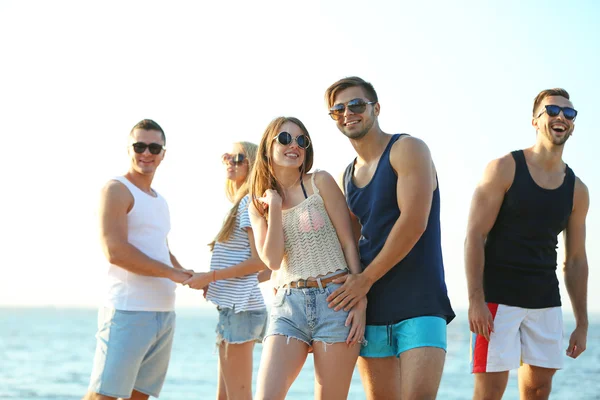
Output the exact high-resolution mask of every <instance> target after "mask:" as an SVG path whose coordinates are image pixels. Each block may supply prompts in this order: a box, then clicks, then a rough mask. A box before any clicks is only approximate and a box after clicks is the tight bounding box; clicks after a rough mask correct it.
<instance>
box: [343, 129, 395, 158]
mask: <svg viewBox="0 0 600 400" xmlns="http://www.w3.org/2000/svg"><path fill="white" fill-rule="evenodd" d="M390 136H391V135H389V134H387V133H385V132H383V131H382V130H381V129H379V127H378V126H374V127H373V128H371V130H370V131H369V132H368V133H367V134H366V135H365V136H363V137H362V138H360V139H350V143H352V146H353V147H354V150H356V153H357V155H358V158H359V159H360V160H361V161H364V162H365V163H366V164H368V163H370V162H372V161H376V160H378V159H379V158H380V157H381V154H382V153H383V152H384V150H385V147H386V146H387V144H388V143H389V141H390Z"/></svg>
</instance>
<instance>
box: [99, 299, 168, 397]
mask: <svg viewBox="0 0 600 400" xmlns="http://www.w3.org/2000/svg"><path fill="white" fill-rule="evenodd" d="M174 332H175V312H173V311H168V312H153V311H123V310H115V309H111V308H103V309H100V311H99V312H98V333H97V334H96V338H97V345H96V355H95V357H94V368H93V370H92V377H91V379H90V386H89V391H90V392H95V393H98V394H102V395H104V396H110V397H122V398H125V399H127V398H129V397H131V393H132V391H133V390H134V389H135V390H137V391H138V392H141V393H144V394H147V395H150V396H153V397H158V395H159V394H160V390H161V388H162V385H163V383H164V381H165V377H166V375H167V367H168V365H169V358H170V356H171V345H172V344H173V333H174Z"/></svg>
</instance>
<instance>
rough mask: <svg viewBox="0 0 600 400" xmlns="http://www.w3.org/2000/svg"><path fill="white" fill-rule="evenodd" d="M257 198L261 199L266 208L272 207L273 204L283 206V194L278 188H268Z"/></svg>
mask: <svg viewBox="0 0 600 400" xmlns="http://www.w3.org/2000/svg"><path fill="white" fill-rule="evenodd" d="M256 200H258V201H260V202H261V203H262V205H263V207H264V208H272V206H281V202H282V200H281V196H280V195H279V193H277V190H273V189H267V190H266V191H265V193H264V194H263V196H262V197H258V198H257V199H256Z"/></svg>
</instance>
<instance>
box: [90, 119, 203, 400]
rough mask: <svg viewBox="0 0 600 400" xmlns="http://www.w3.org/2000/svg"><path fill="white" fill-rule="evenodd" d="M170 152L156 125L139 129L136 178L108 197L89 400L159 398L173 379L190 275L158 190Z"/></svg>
mask: <svg viewBox="0 0 600 400" xmlns="http://www.w3.org/2000/svg"><path fill="white" fill-rule="evenodd" d="M165 144H166V138H165V134H164V131H163V130H162V128H161V127H160V126H159V125H158V124H157V123H156V122H154V121H152V120H149V119H145V120H142V121H140V122H139V123H137V124H136V125H135V126H134V127H133V129H132V130H131V132H130V135H129V146H128V154H129V157H130V162H131V164H130V167H129V171H128V172H127V173H126V174H125V176H122V177H116V178H113V179H112V180H110V181H109V182H108V183H107V184H106V185H105V186H104V188H103V190H102V194H101V199H100V210H99V216H100V241H101V244H102V249H103V251H104V254H105V256H106V258H107V261H108V265H107V267H108V288H107V295H106V298H105V301H104V305H103V307H101V308H100V311H99V315H98V333H97V335H96V337H97V339H98V340H97V347H96V355H95V358H94V366H93V370H92V376H91V380H90V386H89V388H88V393H87V394H86V395H85V397H84V399H85V400H108V399H116V398H123V399H134V400H146V399H148V397H149V396H154V397H158V395H159V393H160V390H161V388H162V385H163V382H164V379H165V376H166V374H167V367H168V364H169V357H170V353H171V345H172V341H173V333H174V329H175V313H174V311H173V310H174V306H175V287H176V284H177V283H182V282H183V281H185V280H187V279H188V278H189V277H190V276H191V273H189V272H188V271H187V270H185V269H183V268H182V267H181V265H180V264H179V262H177V259H176V258H175V257H174V256H173V255H172V254H171V252H170V251H169V248H168V245H167V234H168V233H169V230H170V217H169V209H168V207H167V203H166V201H165V199H164V198H163V197H162V196H161V195H160V194H158V193H157V192H156V191H155V190H154V189H152V188H151V184H152V179H153V178H154V173H155V172H156V169H157V168H158V166H159V165H160V163H161V161H162V160H163V158H164V156H165V151H166V146H165Z"/></svg>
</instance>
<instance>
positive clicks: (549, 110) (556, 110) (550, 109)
mask: <svg viewBox="0 0 600 400" xmlns="http://www.w3.org/2000/svg"><path fill="white" fill-rule="evenodd" d="M545 107H546V109H545V110H544V111H542V112H541V113H540V114H539V115H538V116H537V118H539V117H541V116H542V114H543V113H546V114H548V116H549V117H556V116H557V115H558V114H560V112H561V111H562V112H563V115H564V116H565V118H566V119H568V120H569V121H573V120H574V119H575V117H576V116H577V110H575V109H573V108H571V107H560V106H555V105H553V104H547V105H546V106H545Z"/></svg>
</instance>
